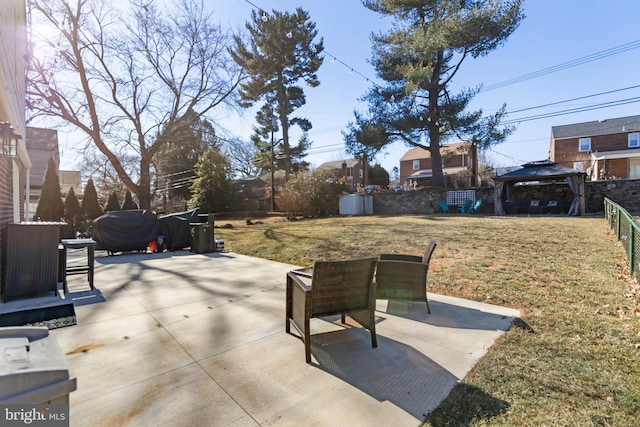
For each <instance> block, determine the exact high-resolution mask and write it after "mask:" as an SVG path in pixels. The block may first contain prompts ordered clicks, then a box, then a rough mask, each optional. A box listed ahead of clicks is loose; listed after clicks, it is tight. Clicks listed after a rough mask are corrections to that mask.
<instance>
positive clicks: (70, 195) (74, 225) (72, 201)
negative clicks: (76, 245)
mask: <svg viewBox="0 0 640 427" xmlns="http://www.w3.org/2000/svg"><path fill="white" fill-rule="evenodd" d="M64 220H65V222H66V223H67V226H66V230H67V233H66V234H67V235H68V236H69V237H75V235H76V232H77V231H79V230H80V228H81V226H82V208H81V207H80V202H78V197H77V196H76V192H75V190H74V189H73V187H71V188H70V189H69V191H68V192H67V197H66V198H65V199H64Z"/></svg>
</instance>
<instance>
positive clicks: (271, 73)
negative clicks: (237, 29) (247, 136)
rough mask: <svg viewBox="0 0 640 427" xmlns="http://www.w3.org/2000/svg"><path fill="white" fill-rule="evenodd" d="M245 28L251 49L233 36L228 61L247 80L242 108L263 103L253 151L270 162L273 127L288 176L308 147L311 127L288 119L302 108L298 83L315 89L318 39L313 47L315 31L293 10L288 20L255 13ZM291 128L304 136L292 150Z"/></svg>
mask: <svg viewBox="0 0 640 427" xmlns="http://www.w3.org/2000/svg"><path fill="white" fill-rule="evenodd" d="M246 28H247V30H249V34H250V36H251V40H250V44H249V45H248V46H247V45H245V43H244V42H243V41H242V39H241V38H240V37H237V36H236V37H234V39H235V45H236V46H235V50H234V51H232V52H231V55H232V57H233V59H234V60H235V61H236V62H237V63H238V64H239V65H240V66H241V67H242V68H244V69H245V70H246V71H247V74H248V75H249V76H250V78H249V80H248V81H246V82H245V83H242V84H241V85H240V96H241V97H242V100H243V102H242V103H241V106H243V107H252V106H253V105H254V104H255V103H256V102H258V101H263V102H264V103H263V105H262V106H261V108H260V109H259V111H258V113H257V116H256V120H257V122H258V125H259V127H258V128H256V134H255V135H254V143H255V144H256V147H257V148H258V150H261V151H263V152H266V153H268V155H269V156H270V153H271V142H272V141H271V139H270V136H271V134H272V132H275V131H276V130H277V129H278V127H281V128H282V148H281V150H282V156H281V157H282V163H283V166H284V170H285V172H286V175H287V176H288V175H289V173H291V171H292V170H293V162H294V160H295V156H299V157H301V156H303V155H304V151H305V150H306V149H307V148H308V146H309V145H310V142H309V141H308V140H307V136H306V133H307V131H309V129H311V123H310V122H309V121H308V120H307V119H305V118H302V117H290V116H291V114H292V113H293V112H294V111H295V110H296V109H298V108H300V107H302V106H303V105H304V104H305V103H306V98H305V95H304V91H303V89H302V87H300V86H299V84H298V83H299V81H304V82H305V83H306V84H307V85H308V86H310V87H316V86H318V85H319V84H320V82H319V81H318V78H317V75H316V72H317V70H318V69H319V68H320V65H322V61H323V55H322V51H323V50H324V48H323V46H322V39H320V41H319V42H318V43H314V38H315V37H316V35H317V34H318V31H317V30H316V26H315V23H313V22H309V14H308V13H307V12H305V11H304V10H302V8H297V9H296V11H295V13H293V14H289V13H287V12H285V13H282V12H277V11H275V10H274V11H273V13H271V14H267V13H266V12H264V11H260V12H257V11H255V10H254V11H253V12H252V13H251V23H247V24H246ZM274 119H275V120H274ZM278 122H279V124H280V126H278V124H277V123H278ZM296 125H297V126H299V127H300V128H301V129H302V131H303V132H304V133H303V137H302V138H301V140H300V141H299V142H298V144H291V142H290V141H289V128H290V127H291V126H296ZM269 158H270V157H269ZM270 164H271V161H270V160H269V165H270ZM270 167H271V166H269V168H270Z"/></svg>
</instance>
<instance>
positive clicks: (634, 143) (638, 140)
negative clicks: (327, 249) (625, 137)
mask: <svg viewBox="0 0 640 427" xmlns="http://www.w3.org/2000/svg"><path fill="white" fill-rule="evenodd" d="M638 147H640V132H635V133H630V134H629V148H638Z"/></svg>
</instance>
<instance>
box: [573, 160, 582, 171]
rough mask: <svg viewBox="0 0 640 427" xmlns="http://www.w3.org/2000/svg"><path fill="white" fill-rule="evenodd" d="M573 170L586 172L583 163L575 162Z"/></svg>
mask: <svg viewBox="0 0 640 427" xmlns="http://www.w3.org/2000/svg"><path fill="white" fill-rule="evenodd" d="M573 168H574V169H575V170H577V171H584V163H582V162H573Z"/></svg>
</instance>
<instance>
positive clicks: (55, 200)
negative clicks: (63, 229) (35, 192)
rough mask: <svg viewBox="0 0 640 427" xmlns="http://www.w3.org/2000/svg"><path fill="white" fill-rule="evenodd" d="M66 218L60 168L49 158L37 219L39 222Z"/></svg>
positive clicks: (37, 209)
mask: <svg viewBox="0 0 640 427" xmlns="http://www.w3.org/2000/svg"><path fill="white" fill-rule="evenodd" d="M63 217H64V203H63V202H62V192H61V191H60V178H59V177H58V166H57V165H56V162H55V161H54V160H53V157H50V158H49V161H48V162H47V170H46V172H45V174H44V181H43V182H42V190H41V192H40V199H39V200H38V207H37V208H36V214H35V218H36V219H37V220H39V221H61V220H62V219H63Z"/></svg>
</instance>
